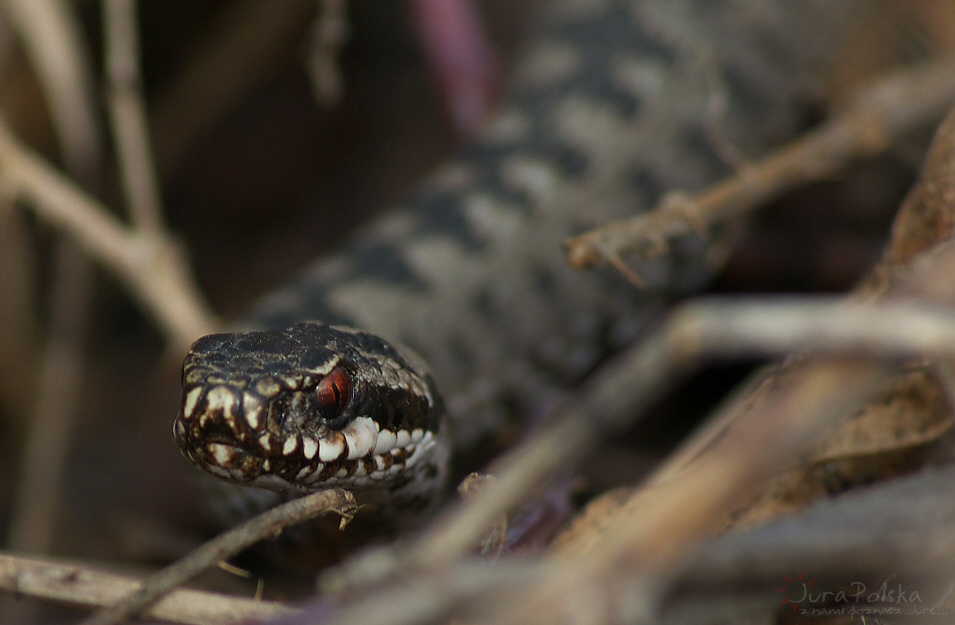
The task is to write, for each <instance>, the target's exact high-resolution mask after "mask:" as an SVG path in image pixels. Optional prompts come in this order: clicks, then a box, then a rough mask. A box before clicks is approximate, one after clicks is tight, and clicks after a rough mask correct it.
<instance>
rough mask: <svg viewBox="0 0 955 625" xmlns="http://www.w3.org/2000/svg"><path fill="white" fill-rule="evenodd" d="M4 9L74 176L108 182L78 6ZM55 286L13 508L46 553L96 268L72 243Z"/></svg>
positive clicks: (20, 525) (25, 533)
mask: <svg viewBox="0 0 955 625" xmlns="http://www.w3.org/2000/svg"><path fill="white" fill-rule="evenodd" d="M4 9H5V10H6V12H7V15H8V16H9V17H10V21H11V23H12V24H13V25H14V27H15V29H16V31H17V35H18V37H19V40H20V41H21V43H22V45H23V47H24V49H25V50H26V51H27V54H28V57H29V60H30V62H31V65H32V67H33V70H34V72H35V74H36V76H37V78H38V80H39V82H40V84H41V85H42V88H43V91H44V93H45V95H46V101H47V105H48V107H49V111H50V117H51V119H52V121H53V125H54V127H55V130H56V134H57V137H58V139H59V146H60V152H61V154H62V155H63V161H64V163H65V165H66V167H67V170H68V171H69V173H70V174H71V175H72V176H73V177H74V178H75V179H76V180H78V181H80V182H81V183H83V184H86V185H88V186H95V185H96V184H98V181H99V169H100V167H101V164H102V146H101V145H100V136H101V133H100V126H99V124H98V116H97V115H96V113H95V110H96V107H95V104H94V100H93V93H94V88H93V72H92V69H91V67H90V63H89V61H88V58H89V57H88V54H87V53H88V50H87V49H86V46H85V42H84V39H83V35H82V29H81V27H80V25H79V23H78V20H77V19H76V15H75V13H74V12H73V8H72V7H71V6H70V5H68V4H66V3H62V2H51V1H48V0H40V1H39V2H22V1H17V0H8V1H7V2H5V4H4ZM53 258H54V271H53V280H52V283H51V286H50V289H51V295H50V298H49V299H50V305H49V308H50V310H49V314H48V315H47V319H48V328H49V333H48V336H47V337H46V345H45V348H44V350H43V356H42V361H41V366H40V370H39V376H38V378H37V383H36V384H35V385H32V386H33V397H34V398H35V402H36V403H35V405H34V406H33V409H32V410H31V411H30V415H29V428H28V430H27V435H26V438H25V442H24V446H23V451H22V456H21V462H20V472H19V477H18V481H17V486H16V491H15V496H14V502H13V506H12V508H11V514H10V526H9V533H8V545H9V546H10V548H12V549H17V550H22V551H30V552H34V553H36V552H45V551H48V550H49V549H50V546H51V544H52V542H53V537H54V533H55V526H56V521H57V508H58V506H59V500H60V494H61V492H62V486H63V478H64V467H65V464H66V458H67V454H68V452H69V449H70V439H71V436H72V433H73V431H74V425H75V419H76V404H77V401H78V398H79V397H80V392H81V389H82V378H83V372H84V369H85V362H84V360H85V347H86V341H87V332H88V330H87V320H88V317H89V313H90V305H91V295H92V287H93V271H92V266H91V264H90V263H89V261H88V260H87V259H86V258H85V257H83V255H82V254H81V252H80V250H78V249H77V248H76V247H75V246H74V244H73V242H72V241H70V240H68V239H65V238H63V239H61V240H59V241H57V245H56V249H55V253H54V257H53ZM32 607H33V606H32V605H28V604H15V603H11V602H6V603H4V605H3V607H2V616H0V620H7V621H10V620H29V618H30V617H29V615H28V614H27V612H28V611H29V610H30V609H31V608H32Z"/></svg>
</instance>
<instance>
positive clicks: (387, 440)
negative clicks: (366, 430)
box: [375, 430, 398, 455]
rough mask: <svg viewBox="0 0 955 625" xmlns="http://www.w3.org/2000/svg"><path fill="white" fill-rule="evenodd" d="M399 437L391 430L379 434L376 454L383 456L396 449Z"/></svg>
mask: <svg viewBox="0 0 955 625" xmlns="http://www.w3.org/2000/svg"><path fill="white" fill-rule="evenodd" d="M397 441H398V437H397V436H395V433H394V432H392V431H391V430H382V431H380V432H378V441H377V442H376V443H375V453H376V454H379V455H380V454H383V453H387V452H389V451H391V450H392V449H394V448H395V444H396V443H397Z"/></svg>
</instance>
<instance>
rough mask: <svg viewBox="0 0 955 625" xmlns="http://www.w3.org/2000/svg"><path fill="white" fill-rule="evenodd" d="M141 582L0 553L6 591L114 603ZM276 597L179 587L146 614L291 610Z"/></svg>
mask: <svg viewBox="0 0 955 625" xmlns="http://www.w3.org/2000/svg"><path fill="white" fill-rule="evenodd" d="M139 586H140V582H139V581H138V580H134V579H130V578H127V577H121V576H119V575H111V574H109V573H103V572H100V571H96V570H93V569H91V568H88V567H86V566H85V565H77V564H67V563H57V562H50V561H45V560H36V559H33V558H24V557H19V556H12V555H6V554H0V587H3V588H4V589H5V590H7V591H8V592H12V593H17V594H20V595H26V596H31V597H40V598H43V599H47V600H50V601H57V602H60V603H68V604H72V605H77V606H87V607H96V606H106V605H112V604H114V603H115V602H117V601H119V600H120V599H121V598H122V597H125V596H127V595H129V594H130V593H131V592H134V591H135V590H136V589H137V588H138V587H139ZM293 613H294V610H293V609H291V608H287V607H285V606H282V605H279V604H277V603H271V602H268V601H254V600H252V599H241V598H237V597H227V596H224V595H218V594H214V593H209V592H199V591H195V590H177V591H175V592H173V593H171V594H170V595H169V596H168V597H165V598H164V599H161V600H160V601H158V602H157V603H156V604H155V605H153V606H152V607H151V608H149V609H148V610H147V611H146V613H145V614H144V616H147V617H149V618H154V619H160V620H163V621H169V622H172V623H187V624H195V625H206V624H208V625H227V624H231V623H238V622H242V621H248V620H265V619H272V618H278V617H280V616H286V615H289V614H293Z"/></svg>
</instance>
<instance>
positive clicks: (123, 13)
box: [103, 0, 162, 233]
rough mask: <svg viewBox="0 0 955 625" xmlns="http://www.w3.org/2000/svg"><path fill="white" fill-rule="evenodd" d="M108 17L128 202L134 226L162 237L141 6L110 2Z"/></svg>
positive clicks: (116, 126) (112, 94) (113, 109)
mask: <svg viewBox="0 0 955 625" xmlns="http://www.w3.org/2000/svg"><path fill="white" fill-rule="evenodd" d="M103 17H104V22H105V27H106V28H105V30H106V76H107V79H108V81H109V104H110V107H109V109H110V121H111V123H112V126H113V136H114V137H115V141H116V148H117V153H118V160H119V168H120V172H121V173H122V179H123V187H124V188H125V190H126V203H127V206H128V209H129V214H130V219H131V221H132V223H133V225H134V226H135V227H136V228H138V229H139V230H141V231H142V232H148V233H156V232H158V231H159V229H160V228H161V227H162V210H161V204H162V203H161V201H160V199H159V185H158V184H157V183H156V176H155V165H154V164H153V156H152V154H153V153H152V147H151V146H150V141H149V129H148V124H147V121H146V105H145V102H144V101H143V96H142V91H141V89H140V83H141V81H140V76H139V38H138V37H137V35H136V26H137V22H136V3H135V2H133V1H132V0H104V1H103Z"/></svg>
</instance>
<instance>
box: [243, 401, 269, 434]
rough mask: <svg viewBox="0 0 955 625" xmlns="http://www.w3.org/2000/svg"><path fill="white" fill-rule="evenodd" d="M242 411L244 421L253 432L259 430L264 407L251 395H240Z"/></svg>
mask: <svg viewBox="0 0 955 625" xmlns="http://www.w3.org/2000/svg"><path fill="white" fill-rule="evenodd" d="M242 409H243V411H244V412H245V421H246V423H248V424H249V427H250V428H252V429H253V430H257V429H259V426H260V425H262V419H261V417H262V411H263V410H264V406H263V405H262V402H261V401H260V400H259V398H258V397H256V396H255V395H253V394H251V393H244V394H243V395H242Z"/></svg>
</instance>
